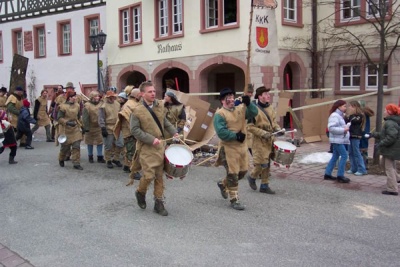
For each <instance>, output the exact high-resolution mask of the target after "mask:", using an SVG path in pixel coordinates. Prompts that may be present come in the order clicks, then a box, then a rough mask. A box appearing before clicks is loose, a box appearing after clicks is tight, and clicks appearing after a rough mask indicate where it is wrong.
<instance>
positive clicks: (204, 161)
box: [196, 154, 218, 166]
mask: <svg viewBox="0 0 400 267" xmlns="http://www.w3.org/2000/svg"><path fill="white" fill-rule="evenodd" d="M216 156H218V154H215V155H214V156H211V157H209V158H207V159H205V160H203V161H202V162H200V163H197V164H196V166H199V165H201V164H203V163H206V162H207V161H209V160H211V159H213V158H215V157H216Z"/></svg>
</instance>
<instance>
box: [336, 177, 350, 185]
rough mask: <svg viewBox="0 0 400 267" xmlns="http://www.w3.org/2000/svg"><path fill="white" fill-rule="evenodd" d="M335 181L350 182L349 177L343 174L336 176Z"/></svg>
mask: <svg viewBox="0 0 400 267" xmlns="http://www.w3.org/2000/svg"><path fill="white" fill-rule="evenodd" d="M337 181H338V182H339V183H344V184H347V183H350V179H349V178H347V177H344V176H338V177H337Z"/></svg>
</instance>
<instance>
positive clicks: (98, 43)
mask: <svg viewBox="0 0 400 267" xmlns="http://www.w3.org/2000/svg"><path fill="white" fill-rule="evenodd" d="M106 38H107V34H105V33H104V32H103V31H100V32H99V33H98V34H97V35H90V36H89V39H90V44H91V45H92V47H93V49H94V50H97V89H98V90H99V91H100V90H101V88H100V49H102V50H103V47H104V44H105V43H106Z"/></svg>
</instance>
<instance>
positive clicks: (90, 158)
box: [89, 155, 94, 163]
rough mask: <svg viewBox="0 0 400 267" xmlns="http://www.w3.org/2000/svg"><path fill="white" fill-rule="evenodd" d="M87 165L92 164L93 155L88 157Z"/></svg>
mask: <svg viewBox="0 0 400 267" xmlns="http://www.w3.org/2000/svg"><path fill="white" fill-rule="evenodd" d="M89 163H94V160H93V155H91V156H89Z"/></svg>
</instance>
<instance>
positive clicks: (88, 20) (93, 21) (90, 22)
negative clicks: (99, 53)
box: [84, 14, 100, 53]
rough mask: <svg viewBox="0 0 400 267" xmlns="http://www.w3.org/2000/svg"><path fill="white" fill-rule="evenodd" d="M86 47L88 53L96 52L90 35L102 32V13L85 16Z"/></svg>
mask: <svg viewBox="0 0 400 267" xmlns="http://www.w3.org/2000/svg"><path fill="white" fill-rule="evenodd" d="M84 23H85V49H86V53H90V52H95V51H96V50H95V49H93V47H92V45H91V43H90V38H89V37H90V35H97V34H98V33H99V32H100V14H94V15H89V16H86V17H85V22H84Z"/></svg>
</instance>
